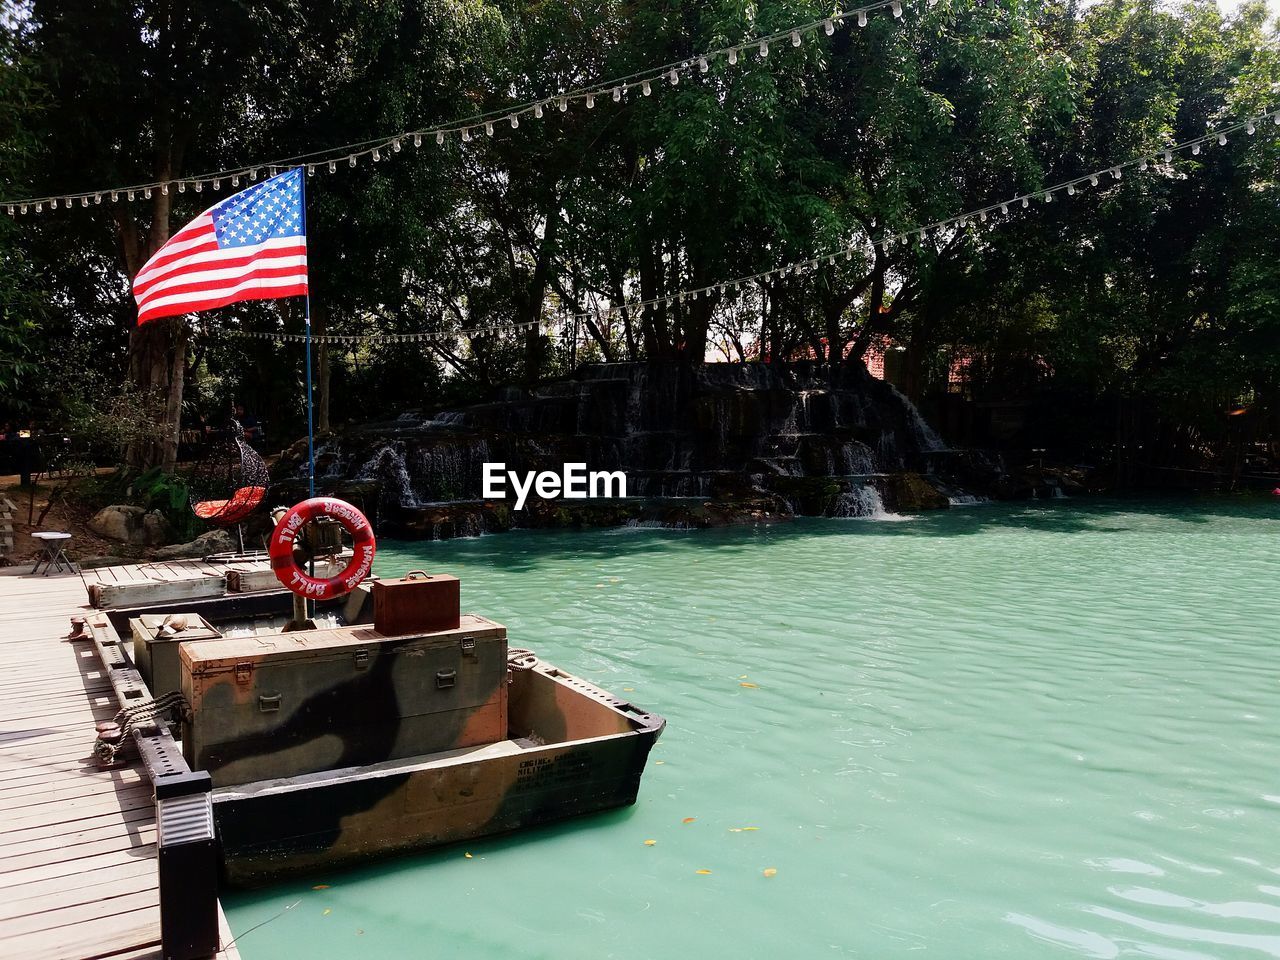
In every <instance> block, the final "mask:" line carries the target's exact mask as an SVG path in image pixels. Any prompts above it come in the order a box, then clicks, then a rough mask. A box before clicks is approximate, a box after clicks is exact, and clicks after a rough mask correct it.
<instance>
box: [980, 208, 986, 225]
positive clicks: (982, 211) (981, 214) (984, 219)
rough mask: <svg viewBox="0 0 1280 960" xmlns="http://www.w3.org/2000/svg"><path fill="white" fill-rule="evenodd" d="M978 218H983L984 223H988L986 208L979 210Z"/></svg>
mask: <svg viewBox="0 0 1280 960" xmlns="http://www.w3.org/2000/svg"><path fill="white" fill-rule="evenodd" d="M978 219H979V220H981V221H982V222H983V223H986V222H987V211H985V210H980V211H979V212H978Z"/></svg>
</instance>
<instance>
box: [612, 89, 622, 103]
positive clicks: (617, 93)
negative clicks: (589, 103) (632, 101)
mask: <svg viewBox="0 0 1280 960" xmlns="http://www.w3.org/2000/svg"><path fill="white" fill-rule="evenodd" d="M621 99H622V88H621V87H614V88H613V102H614V103H617V102H618V101H619V100H621Z"/></svg>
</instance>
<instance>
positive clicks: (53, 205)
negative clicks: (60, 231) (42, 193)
mask: <svg viewBox="0 0 1280 960" xmlns="http://www.w3.org/2000/svg"><path fill="white" fill-rule="evenodd" d="M49 209H50V210H57V209H58V201H57V200H50V201H49Z"/></svg>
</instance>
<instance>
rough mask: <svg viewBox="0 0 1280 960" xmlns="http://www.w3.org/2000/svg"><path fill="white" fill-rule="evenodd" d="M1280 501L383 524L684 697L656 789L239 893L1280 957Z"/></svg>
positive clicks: (703, 936) (531, 632)
mask: <svg viewBox="0 0 1280 960" xmlns="http://www.w3.org/2000/svg"><path fill="white" fill-rule="evenodd" d="M1278 534H1280V502H1275V501H1269V500H1199V501H1187V502H1175V503H1156V504H1151V503H1147V504H1141V505H1134V504H1130V503H1118V502H1110V503H1095V502H1075V501H1068V502H1060V503H1054V504H1045V505H1021V506H1007V507H1006V506H984V507H976V508H970V509H958V510H952V511H948V512H944V513H940V514H934V515H930V516H927V517H921V518H919V519H915V520H907V521H903V522H877V521H868V520H844V521H839V520H805V521H797V522H795V523H791V524H786V525H780V526H776V527H769V528H760V529H732V530H717V531H704V532H696V533H678V532H673V531H663V530H605V531H590V532H585V533H512V534H506V535H502V536H494V537H486V538H483V539H479V540H470V541H453V542H444V543H434V544H431V543H426V544H421V543H413V544H406V543H391V542H386V541H384V542H383V543H381V544H380V545H379V554H378V566H377V569H378V572H379V573H380V574H382V575H383V576H392V575H399V574H402V573H404V572H405V571H407V570H409V569H411V568H414V567H421V566H425V567H427V568H429V569H431V570H436V571H447V572H452V573H456V574H458V575H460V576H461V578H462V582H463V607H464V609H470V610H475V611H477V612H483V613H485V614H487V615H489V616H491V617H493V618H494V619H497V620H499V621H501V622H504V623H506V624H507V625H508V627H509V628H510V631H511V638H512V642H513V643H515V644H519V645H528V646H531V647H534V648H535V649H536V650H537V652H538V653H539V654H540V655H541V656H542V657H543V658H544V659H546V660H549V661H551V662H553V663H555V664H556V665H558V666H560V667H562V668H564V669H566V670H568V671H571V672H573V673H577V674H579V675H581V676H583V677H585V678H587V679H590V680H592V681H595V682H596V683H599V684H600V685H602V686H604V687H605V688H606V689H608V690H610V691H613V692H615V693H620V694H621V693H622V692H623V691H625V696H627V697H629V698H631V699H632V700H634V701H635V702H636V703H638V704H641V705H643V706H644V707H645V708H647V709H652V710H655V711H657V712H659V713H662V714H664V715H665V716H666V717H667V718H668V721H669V726H668V728H667V732H666V734H665V735H664V737H663V739H662V740H661V742H660V743H659V745H658V747H657V748H656V749H655V751H654V753H653V755H652V759H651V761H650V765H649V768H648V771H647V773H646V774H645V781H644V784H643V786H642V788H641V793H640V800H639V803H638V804H637V805H636V806H635V807H634V808H630V809H628V810H624V811H619V812H616V813H609V814H605V815H601V816H596V817H593V818H589V819H585V820H579V821H574V822H570V823H568V824H565V825H558V826H555V827H551V828H546V829H541V830H537V831H531V832H527V833H524V834H521V835H517V836H513V837H506V838H502V839H498V840H491V841H483V842H476V843H472V844H469V845H467V846H465V847H455V848H450V849H446V850H444V851H442V852H436V853H431V854H427V855H423V856H417V857H413V858H408V859H399V860H394V861H386V862H383V863H381V864H377V865H375V866H372V867H369V868H366V869H361V870H358V871H355V872H346V873H339V872H334V873H332V874H331V875H324V876H320V877H316V878H311V879H308V880H307V881H306V882H302V883H296V884H291V885H285V886H282V887H276V888H272V889H270V890H268V891H265V892H263V891H258V892H253V893H248V894H234V895H230V896H228V897H227V898H226V900H225V904H226V906H227V909H228V914H229V918H230V922H231V926H232V928H233V930H235V931H236V932H237V933H241V932H243V931H246V930H249V929H250V928H252V927H254V926H255V925H256V924H259V923H262V922H263V921H266V920H268V919H269V918H272V917H275V919H272V920H270V922H268V923H266V924H265V925H264V926H262V927H260V928H258V929H256V930H252V932H249V933H247V934H246V935H245V936H244V938H243V939H242V940H240V941H239V946H240V949H241V951H242V953H243V955H244V957H245V958H246V960H265V958H278V957H282V956H289V957H292V956H298V957H303V956H305V957H307V958H309V960H321V958H329V957H332V958H339V957H341V958H347V957H356V956H359V957H403V956H417V957H458V958H477V960H482V958H483V960H487V958H495V960H496V958H504V960H516V958H557V960H564V958H584V960H585V958H592V960H598V958H614V957H616V958H625V960H643V958H677V957H703V958H716V957H734V958H754V957H767V958H780V957H787V958H790V957H801V958H807V957H866V958H877V960H879V958H893V957H905V956H908V955H914V954H915V953H916V952H925V953H928V954H929V955H932V956H938V957H944V958H948V960H967V958H975V960H977V958H983V960H987V958H998V957H1011V958H1037V957H1049V958H1059V957H1061V958H1069V957H1144V958H1166V960H1193V958H1194V960H1200V958H1208V957H1213V958H1259V957H1263V958H1265V957H1280V670H1278V669H1277V659H1278V655H1280V636H1278V634H1277V629H1276V627H1277V621H1276V613H1277V603H1276V599H1275V597H1276V589H1275V584H1276V583H1277V580H1278V579H1280V555H1278V548H1280V540H1278V539H1277V535H1278ZM746 684H751V685H752V686H747V685H746ZM687 818H694V819H692V820H690V821H689V822H686V819H687ZM647 840H654V841H656V842H655V843H653V844H652V845H646V842H645V841H647ZM467 853H469V854H471V856H470V857H467V856H465V854H467ZM766 870H775V871H776V874H774V875H772V876H766V875H765V871H766ZM698 871H710V873H699V872H698ZM316 885H327V887H328V888H327V889H321V890H316V889H313V887H314V886H316ZM291 904H293V906H292V907H291V908H290V909H288V910H285V908H286V907H289V906H290V905H291ZM282 910H284V911H285V912H284V913H283V914H281V911H282ZM278 914H279V916H277V915H278Z"/></svg>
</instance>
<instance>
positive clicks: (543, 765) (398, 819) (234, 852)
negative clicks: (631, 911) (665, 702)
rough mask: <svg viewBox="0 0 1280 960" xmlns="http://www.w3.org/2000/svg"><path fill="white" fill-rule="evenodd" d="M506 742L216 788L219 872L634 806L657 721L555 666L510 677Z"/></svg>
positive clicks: (280, 867)
mask: <svg viewBox="0 0 1280 960" xmlns="http://www.w3.org/2000/svg"><path fill="white" fill-rule="evenodd" d="M511 705H512V706H511V734H512V739H509V740H504V741H501V742H499V743H496V744H489V745H487V746H480V747H473V748H468V749H461V750H452V751H448V752H445V753H439V754H433V755H430V756H426V757H416V758H410V759H407V760H393V761H386V762H382V763H377V764H372V765H369V766H363V767H349V768H346V769H343V770H335V771H327V772H322V773H313V774H306V775H303V776H298V777H291V778H285V779H279V780H266V781H259V782H257V783H251V784H245V785H240V786H234V787H226V788H220V789H217V790H215V791H214V795H213V809H214V820H215V823H216V826H217V832H218V838H219V842H220V845H221V851H222V859H223V868H224V873H225V879H226V881H227V882H228V883H230V884H232V885H236V886H255V885H261V884H265V883H270V882H273V881H276V880H279V879H282V878H284V877H287V876H291V875H296V874H300V873H309V872H315V871H317V870H322V869H323V870H327V869H331V868H334V867H339V866H347V865H352V864H356V863H359V862H361V861H365V860H370V859H374V858H377V857H382V856H387V855H391V854H397V853H405V852H409V851H414V850H425V849H429V848H432V847H436V846H440V845H443V844H448V843H456V842H458V841H462V840H469V839H473V838H476V837H484V836H491V835H495V834H501V833H508V832H511V831H514V830H520V829H523V828H526V827H532V826H536V825H538V824H544V823H550V822H553V821H557V820H564V819H567V818H570V817H577V816H582V815H584V814H589V813H595V812H598V811H602V810H608V809H612V808H616V807H623V806H627V805H629V804H633V803H635V801H636V795H637V793H638V791H639V788H640V779H641V775H642V774H643V773H644V768H645V763H646V761H647V760H648V756H649V751H650V750H651V749H652V747H653V745H654V743H655V742H656V741H657V739H658V737H659V736H660V734H661V732H662V729H663V727H664V726H665V721H664V720H663V719H662V718H661V717H659V716H657V715H654V714H648V713H643V712H642V711H640V710H639V709H637V708H636V707H634V706H632V705H631V704H630V703H627V702H626V701H622V700H618V699H617V698H614V697H611V696H610V695H609V694H607V693H605V692H604V691H602V690H599V689H598V688H596V687H593V686H591V685H590V684H587V683H585V682H584V681H581V680H579V679H577V678H576V677H571V676H569V675H567V674H564V673H562V672H561V671H559V670H557V669H555V668H554V667H549V666H545V665H539V666H537V667H536V668H534V669H532V670H527V671H521V672H519V673H517V674H515V676H514V677H513V683H512V690H511Z"/></svg>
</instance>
